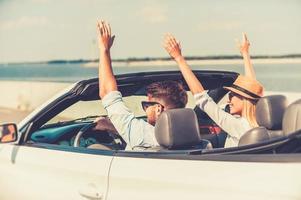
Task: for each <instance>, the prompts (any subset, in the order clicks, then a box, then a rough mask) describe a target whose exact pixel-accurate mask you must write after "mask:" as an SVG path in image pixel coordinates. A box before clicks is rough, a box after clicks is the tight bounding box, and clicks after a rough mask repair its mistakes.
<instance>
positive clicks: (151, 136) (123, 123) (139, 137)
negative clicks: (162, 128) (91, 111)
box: [102, 91, 159, 150]
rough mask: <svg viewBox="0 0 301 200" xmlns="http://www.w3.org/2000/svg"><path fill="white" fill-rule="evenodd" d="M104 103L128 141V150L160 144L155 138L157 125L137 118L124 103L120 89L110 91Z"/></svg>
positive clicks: (109, 114)
mask: <svg viewBox="0 0 301 200" xmlns="http://www.w3.org/2000/svg"><path fill="white" fill-rule="evenodd" d="M102 104H103V106H104V108H105V109H106V111H107V113H108V117H109V118H110V120H111V122H112V123H113V125H114V126H115V128H116V129H117V131H118V133H119V135H120V136H121V137H122V138H123V139H124V140H125V141H126V143H127V146H126V150H141V149H146V148H149V147H154V146H158V145H159V144H158V142H157V140H156V138H155V127H154V126H152V125H150V124H149V123H147V122H146V121H144V120H143V119H137V118H136V117H135V116H134V113H133V112H132V111H130V110H129V108H128V107H127V106H126V105H125V104H124V102H123V100H122V95H121V93H120V92H119V91H112V92H110V93H108V94H107V95H106V96H105V97H103V99H102Z"/></svg>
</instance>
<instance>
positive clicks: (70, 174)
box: [0, 144, 112, 200]
mask: <svg viewBox="0 0 301 200" xmlns="http://www.w3.org/2000/svg"><path fill="white" fill-rule="evenodd" d="M96 152H98V153H95V150H94V151H93V150H88V149H84V148H74V147H62V146H58V145H49V144H46V145H45V144H44V145H43V144H34V145H24V146H23V145H12V144H0V191H1V192H0V199H1V200H6V199H7V200H13V199H24V200H26V199H30V200H35V199H37V200H41V199H43V200H47V199H49V200H50V199H51V200H53V199H74V200H76V199H104V198H105V195H106V191H107V176H108V173H109V168H110V163H111V160H112V153H110V152H109V151H104V152H102V151H101V150H97V151H96Z"/></svg>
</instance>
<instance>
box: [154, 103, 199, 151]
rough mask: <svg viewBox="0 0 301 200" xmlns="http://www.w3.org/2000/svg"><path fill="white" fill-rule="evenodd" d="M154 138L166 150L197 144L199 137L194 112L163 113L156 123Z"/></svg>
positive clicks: (174, 111) (184, 109)
mask: <svg viewBox="0 0 301 200" xmlns="http://www.w3.org/2000/svg"><path fill="white" fill-rule="evenodd" d="M155 136H156V139H157V141H158V143H159V144H160V146H163V147H164V148H168V149H175V148H177V149H183V148H185V147H189V146H192V145H195V144H198V143H199V142H200V139H201V137H200V132H199V126H198V120H197V117H196V114H195V112H194V111H193V110H192V109H189V108H180V109H171V110H167V111H164V112H163V113H161V115H160V117H159V119H158V120H157V122H156V126H155Z"/></svg>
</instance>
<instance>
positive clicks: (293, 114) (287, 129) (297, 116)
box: [282, 99, 301, 135]
mask: <svg viewBox="0 0 301 200" xmlns="http://www.w3.org/2000/svg"><path fill="white" fill-rule="evenodd" d="M282 127H283V134H284V135H290V134H292V133H294V132H296V131H298V130H300V129H301V99H299V100H297V101H295V102H293V103H292V104H290V105H289V106H288V107H287V109H286V110H285V113H284V117H283V123H282Z"/></svg>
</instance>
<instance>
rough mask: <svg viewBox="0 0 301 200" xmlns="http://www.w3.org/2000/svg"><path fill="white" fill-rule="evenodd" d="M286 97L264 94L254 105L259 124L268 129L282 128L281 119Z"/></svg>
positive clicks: (285, 105)
mask: <svg viewBox="0 0 301 200" xmlns="http://www.w3.org/2000/svg"><path fill="white" fill-rule="evenodd" d="M286 107H287V99H286V97H285V96H283V95H271V96H265V97H262V98H260V99H259V101H258V102H257V105H256V120H257V123H258V125H259V126H264V127H266V128H267V129H269V130H279V129H282V119H283V114H284V111H285V108H286Z"/></svg>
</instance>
